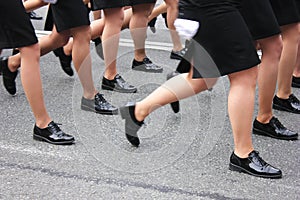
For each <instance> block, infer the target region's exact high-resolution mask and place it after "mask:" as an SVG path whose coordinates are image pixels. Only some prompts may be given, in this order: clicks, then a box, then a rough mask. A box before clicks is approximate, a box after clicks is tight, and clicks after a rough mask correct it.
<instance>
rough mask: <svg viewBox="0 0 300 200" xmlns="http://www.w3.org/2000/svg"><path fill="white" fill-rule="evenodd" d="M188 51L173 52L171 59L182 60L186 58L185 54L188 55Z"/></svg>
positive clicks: (184, 49)
mask: <svg viewBox="0 0 300 200" xmlns="http://www.w3.org/2000/svg"><path fill="white" fill-rule="evenodd" d="M186 51H187V49H186V48H183V49H181V50H179V51H173V50H172V51H171V54H170V58H171V59H176V60H181V59H182V58H183V56H184V54H185V53H186Z"/></svg>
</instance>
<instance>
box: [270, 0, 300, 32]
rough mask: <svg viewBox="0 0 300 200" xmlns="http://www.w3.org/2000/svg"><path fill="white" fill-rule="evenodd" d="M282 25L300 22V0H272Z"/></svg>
mask: <svg viewBox="0 0 300 200" xmlns="http://www.w3.org/2000/svg"><path fill="white" fill-rule="evenodd" d="M270 2H271V5H272V8H273V10H274V13H275V16H276V18H277V21H278V23H279V25H280V26H283V25H288V24H293V23H297V22H300V8H299V5H300V3H299V0H270Z"/></svg>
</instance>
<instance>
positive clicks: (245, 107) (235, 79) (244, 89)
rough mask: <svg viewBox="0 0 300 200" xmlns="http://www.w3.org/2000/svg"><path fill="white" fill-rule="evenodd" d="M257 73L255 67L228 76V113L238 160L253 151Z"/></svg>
mask: <svg viewBox="0 0 300 200" xmlns="http://www.w3.org/2000/svg"><path fill="white" fill-rule="evenodd" d="M257 72H258V70H257V67H253V68H250V69H248V70H243V71H240V72H236V73H233V74H230V75H228V77H229V80H230V91H229V95H228V113H229V119H230V123H231V127H232V132H233V138H234V146H235V148H234V153H235V154H236V155H237V156H238V157H240V158H246V157H248V154H249V153H250V152H251V151H253V146H252V137H251V135H252V117H253V111H254V98H255V87H256V80H257Z"/></svg>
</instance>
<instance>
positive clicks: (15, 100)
mask: <svg viewBox="0 0 300 200" xmlns="http://www.w3.org/2000/svg"><path fill="white" fill-rule="evenodd" d="M37 12H38V13H39V14H44V13H45V8H43V9H40V10H38V11H37ZM34 25H35V27H36V29H37V30H41V29H42V25H43V21H34ZM157 29H158V31H157V33H156V34H152V33H151V32H150V31H149V32H148V38H147V41H148V43H147V54H148V56H149V57H150V58H151V59H152V60H153V62H155V63H156V64H159V65H161V66H163V67H164V72H163V73H162V74H149V73H143V72H136V71H132V70H131V61H132V58H133V48H132V43H131V41H130V34H129V31H128V30H125V31H123V32H122V35H121V42H120V49H119V56H118V61H117V62H118V71H119V73H120V74H121V75H122V76H123V77H124V78H125V79H126V80H128V81H129V82H130V83H132V84H134V85H135V86H137V87H138V93H136V94H118V93H113V92H109V91H101V92H103V93H104V95H105V97H106V98H107V99H108V100H109V101H110V102H112V103H113V104H114V105H116V106H122V105H124V104H125V103H126V102H127V101H136V100H138V99H141V98H143V97H145V96H146V95H147V94H149V93H150V92H151V91H153V90H154V89H155V88H156V87H158V86H159V85H160V84H162V83H163V82H164V81H165V77H166V74H167V73H169V72H171V71H172V70H174V69H175V68H176V65H177V64H178V61H174V60H170V59H169V54H170V50H171V41H170V37H169V33H168V31H167V29H166V28H165V27H164V25H163V20H162V18H159V20H158V25H157ZM159 49H162V50H159ZM9 53H10V52H9V51H6V52H4V54H9ZM91 55H92V62H93V75H94V82H95V85H96V87H97V88H98V89H99V90H100V80H101V77H102V75H103V72H104V67H103V66H104V63H103V61H102V60H101V59H100V58H99V57H97V55H96V52H95V49H94V46H93V44H92V45H91ZM41 74H42V80H43V86H44V96H45V101H46V105H47V108H48V111H49V113H50V115H51V117H52V118H53V119H54V120H55V121H56V122H59V123H62V124H63V125H62V126H61V128H62V129H63V130H64V131H65V132H67V133H70V134H73V135H74V136H75V137H76V144H75V145H72V146H55V145H51V144H48V143H43V142H38V141H34V140H33V139H32V130H33V125H34V118H33V115H32V112H31V110H30V107H29V105H28V103H27V101H26V96H25V94H24V91H23V89H22V86H21V81H20V78H19V77H18V78H17V88H18V94H17V95H16V96H14V97H12V96H10V95H8V93H7V92H6V91H5V89H4V87H3V84H2V81H1V83H0V94H1V95H0V110H1V111H2V115H1V118H0V123H1V127H0V132H1V134H0V151H1V154H0V199H278V200H282V199H299V198H300V192H299V191H300V190H299V189H300V182H299V179H300V171H299V164H300V159H299V140H298V141H280V140H275V139H271V138H266V137H262V136H256V135H253V143H254V146H255V149H256V150H258V151H260V153H261V155H262V157H263V158H264V159H265V160H266V161H268V162H269V163H270V164H273V165H275V166H276V167H279V168H280V169H281V170H282V171H283V178H282V179H279V180H270V179H262V178H256V177H252V176H249V175H246V174H240V173H236V172H231V171H229V170H228V163H229V156H230V154H231V152H232V150H233V139H232V133H231V128H230V123H229V119H228V115H227V107H226V104H227V102H226V101H227V99H226V96H227V94H228V86H229V84H228V80H227V78H226V77H224V78H221V79H220V80H219V82H218V84H217V85H216V86H215V88H214V90H213V91H212V92H203V93H201V94H199V95H196V96H194V97H191V98H189V99H186V100H183V101H182V102H181V108H182V110H181V112H180V113H178V114H173V113H172V111H171V109H170V107H169V106H165V107H163V108H161V109H159V110H157V111H156V112H154V113H153V114H151V116H150V117H149V118H148V119H147V120H146V124H147V126H146V127H145V128H142V129H141V131H140V132H139V135H140V137H141V145H140V147H139V148H137V149H136V148H133V147H131V146H130V145H129V143H128V142H127V141H126V139H125V136H124V122H123V121H122V120H121V118H120V116H103V115H98V114H94V113H90V112H85V111H81V110H80V98H81V95H82V89H81V87H80V84H79V80H78V77H77V76H76V75H75V76H74V77H68V76H67V75H66V74H64V72H63V71H62V70H61V68H60V65H59V62H58V59H57V58H56V57H55V56H54V54H53V53H50V54H48V55H45V56H43V57H42V58H41ZM294 93H295V95H296V96H298V97H300V90H299V89H294ZM256 99H257V96H256ZM241 103H242V102H241ZM255 113H257V101H256V104H255ZM274 114H275V115H276V116H277V117H278V118H279V119H280V120H281V121H282V123H283V124H284V125H285V126H287V127H289V128H290V129H292V130H296V131H298V132H299V130H300V123H299V122H300V120H299V115H296V114H290V113H286V112H279V111H274Z"/></svg>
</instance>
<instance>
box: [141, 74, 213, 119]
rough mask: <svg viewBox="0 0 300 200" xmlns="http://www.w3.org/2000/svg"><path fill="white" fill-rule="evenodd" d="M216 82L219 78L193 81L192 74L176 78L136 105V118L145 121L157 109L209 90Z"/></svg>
mask: <svg viewBox="0 0 300 200" xmlns="http://www.w3.org/2000/svg"><path fill="white" fill-rule="evenodd" d="M216 82H217V78H207V79H192V73H189V74H181V75H178V76H175V77H174V78H171V79H169V80H168V81H166V82H165V83H164V84H163V85H161V86H160V87H159V88H157V89H156V90H155V91H153V92H152V93H151V94H150V95H148V96H147V97H146V98H145V99H143V100H142V101H140V102H137V103H136V108H135V117H136V119H137V120H138V121H143V120H144V119H145V118H146V117H147V116H148V115H149V114H150V113H151V112H153V111H154V110H155V109H157V108H159V107H161V106H164V105H166V104H169V103H172V102H174V101H178V100H181V99H184V98H187V97H190V96H192V95H195V94H197V93H199V92H201V91H204V90H207V89H208V88H211V87H212V86H213V85H214V84H215V83H216Z"/></svg>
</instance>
